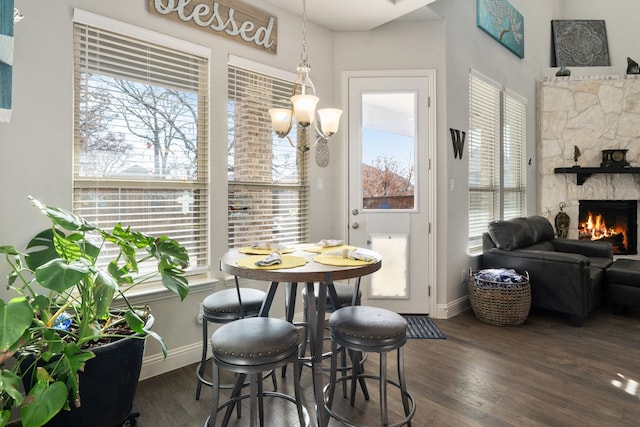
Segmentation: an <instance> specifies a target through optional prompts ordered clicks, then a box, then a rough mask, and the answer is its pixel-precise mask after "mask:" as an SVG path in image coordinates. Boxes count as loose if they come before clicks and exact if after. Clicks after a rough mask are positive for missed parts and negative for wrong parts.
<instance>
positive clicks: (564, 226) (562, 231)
mask: <svg viewBox="0 0 640 427" xmlns="http://www.w3.org/2000/svg"><path fill="white" fill-rule="evenodd" d="M558 207H559V208H560V212H558V215H556V219H555V223H556V236H557V237H560V238H561V239H566V238H567V235H568V234H569V224H570V223H571V218H569V215H567V213H566V212H565V211H564V208H565V207H567V204H566V203H565V202H560V204H559V205H558Z"/></svg>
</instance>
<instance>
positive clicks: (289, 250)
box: [238, 246, 295, 255]
mask: <svg viewBox="0 0 640 427" xmlns="http://www.w3.org/2000/svg"><path fill="white" fill-rule="evenodd" d="M275 251H278V252H280V253H281V254H290V253H292V252H294V251H295V249H293V248H281V249H257V248H252V247H251V246H247V247H244V248H240V249H238V252H240V253H241V254H246V255H269V254H270V253H271V252H275Z"/></svg>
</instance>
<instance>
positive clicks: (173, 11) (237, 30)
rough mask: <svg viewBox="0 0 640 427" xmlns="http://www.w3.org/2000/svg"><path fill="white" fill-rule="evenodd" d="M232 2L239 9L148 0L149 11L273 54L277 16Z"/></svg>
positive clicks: (190, 0) (199, 0)
mask: <svg viewBox="0 0 640 427" xmlns="http://www.w3.org/2000/svg"><path fill="white" fill-rule="evenodd" d="M235 4H236V5H239V6H240V7H241V8H242V10H239V9H240V8H239V7H238V6H236V9H234V8H232V7H230V6H227V5H225V4H224V2H218V1H211V0H209V1H206V0H149V10H150V11H152V12H155V13H156V14H158V15H161V16H166V17H169V18H172V19H174V20H178V21H179V22H184V23H187V24H189V25H191V26H195V27H197V28H200V29H203V30H207V31H209V30H211V31H213V32H214V33H216V34H218V35H221V36H224V37H227V38H231V39H235V40H238V41H241V42H243V43H246V44H250V45H251V46H254V47H257V48H260V49H267V50H269V51H271V52H273V53H276V47H277V25H278V20H277V18H276V17H275V16H270V15H269V14H267V13H265V12H263V11H261V10H259V9H256V8H254V7H252V6H249V5H247V4H244V3H240V2H235Z"/></svg>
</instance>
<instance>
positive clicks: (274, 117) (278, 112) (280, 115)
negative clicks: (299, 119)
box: [269, 108, 291, 137]
mask: <svg viewBox="0 0 640 427" xmlns="http://www.w3.org/2000/svg"><path fill="white" fill-rule="evenodd" d="M269 115H270V116H271V126H272V127H273V130H274V132H275V133H277V134H278V135H279V136H281V137H282V136H284V135H286V134H287V133H288V132H289V130H290V126H291V110H288V109H286V108H270V109H269Z"/></svg>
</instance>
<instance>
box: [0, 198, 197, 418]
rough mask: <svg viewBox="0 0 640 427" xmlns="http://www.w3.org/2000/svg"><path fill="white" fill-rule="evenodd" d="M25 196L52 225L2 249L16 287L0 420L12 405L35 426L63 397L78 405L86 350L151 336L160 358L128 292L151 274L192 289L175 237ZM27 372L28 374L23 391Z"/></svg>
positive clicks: (177, 289)
mask: <svg viewBox="0 0 640 427" xmlns="http://www.w3.org/2000/svg"><path fill="white" fill-rule="evenodd" d="M30 199H31V200H32V202H33V204H34V205H35V206H36V207H37V208H39V209H40V211H41V212H42V213H43V214H44V215H46V216H47V217H48V218H49V219H50V220H51V227H50V228H48V229H46V230H44V231H42V232H40V233H38V234H37V235H36V236H35V237H34V238H33V239H32V240H31V241H30V242H29V243H28V245H27V248H26V250H25V252H20V251H18V250H16V249H15V248H14V247H13V246H0V253H1V254H4V256H5V259H6V261H7V263H8V264H9V266H10V273H9V275H8V285H7V292H8V293H13V295H12V296H11V297H10V298H9V299H8V300H5V299H0V368H1V370H0V404H1V405H2V406H1V412H0V426H5V425H6V424H7V423H8V422H9V420H10V417H11V412H12V409H14V408H20V418H21V422H22V425H23V427H39V426H41V425H43V424H45V423H46V422H48V421H49V420H50V419H51V418H52V417H54V416H55V415H56V414H57V413H58V412H60V411H61V410H63V409H69V408H70V404H69V402H70V401H71V402H72V404H75V405H76V406H77V405H78V404H79V394H78V389H79V384H78V373H79V372H80V371H82V370H83V369H84V366H85V363H86V362H87V360H89V359H91V358H93V357H94V353H93V352H92V351H91V348H92V347H95V346H98V345H101V344H103V343H106V342H110V341H114V340H118V339H145V337H147V336H151V337H153V338H155V339H157V340H158V341H159V342H160V344H161V347H162V352H163V354H164V355H165V357H166V355H167V349H166V345H165V343H164V341H163V340H162V338H161V337H160V336H159V335H158V334H157V333H155V332H153V331H151V330H148V329H145V319H146V318H147V317H148V315H149V309H148V307H134V306H132V305H131V303H130V302H129V300H128V299H127V297H126V295H125V293H126V292H127V291H128V290H131V289H132V288H135V287H136V286H137V285H139V284H141V283H143V282H147V281H150V280H158V279H160V280H161V282H162V284H163V285H164V287H165V288H166V289H168V290H170V291H172V292H174V293H176V294H177V295H178V296H179V297H180V299H181V300H183V299H184V298H185V297H186V296H187V294H188V292H189V287H188V282H187V279H186V277H185V269H186V268H187V267H188V264H189V256H188V254H187V250H186V249H185V248H184V247H183V246H181V245H180V244H179V243H178V242H177V241H175V240H172V239H170V238H168V237H166V236H160V237H152V236H149V235H146V234H144V233H140V232H136V231H133V230H131V229H130V228H124V227H123V226H121V225H120V224H117V225H116V226H115V227H114V228H113V229H112V230H104V229H101V228H98V227H96V226H94V225H92V224H90V223H89V222H87V221H86V220H84V219H83V218H81V217H79V216H77V215H75V214H74V213H72V212H70V211H67V210H64V209H61V208H56V207H50V206H46V205H44V204H43V203H41V202H39V201H38V200H35V199H33V198H30ZM105 258H108V259H105ZM116 307H117V308H118V310H115V308H116ZM25 372H31V373H32V374H30V375H29V377H30V378H31V382H30V387H26V389H27V390H28V393H26V395H25V394H24V393H23V392H22V391H21V384H22V382H23V377H24V376H25Z"/></svg>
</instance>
